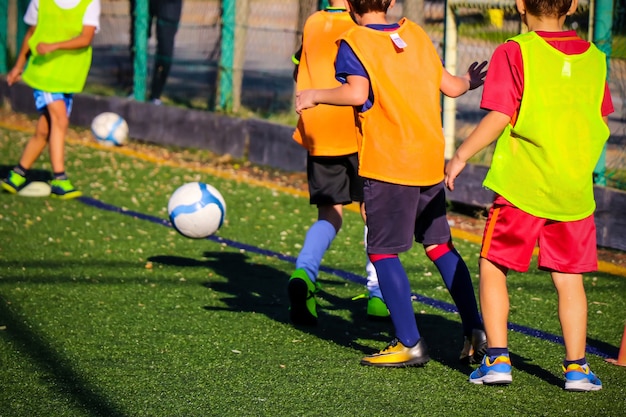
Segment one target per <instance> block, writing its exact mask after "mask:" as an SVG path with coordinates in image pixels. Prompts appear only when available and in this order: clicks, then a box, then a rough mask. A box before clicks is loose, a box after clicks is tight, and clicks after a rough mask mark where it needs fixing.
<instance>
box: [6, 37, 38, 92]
mask: <svg viewBox="0 0 626 417" xmlns="http://www.w3.org/2000/svg"><path fill="white" fill-rule="evenodd" d="M34 32H35V26H29V27H28V30H27V31H26V34H25V35H24V40H23V41H22V47H21V48H20V52H19V53H18V55H17V59H16V60H15V65H13V68H11V71H9V73H8V74H7V84H8V85H9V86H11V85H13V84H15V83H16V82H17V81H18V80H19V79H20V75H22V72H23V71H24V66H25V65H26V61H28V53H29V52H30V48H29V46H28V40H29V39H30V37H31V36H33V33H34Z"/></svg>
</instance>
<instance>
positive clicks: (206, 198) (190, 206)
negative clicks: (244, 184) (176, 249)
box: [167, 182, 226, 239]
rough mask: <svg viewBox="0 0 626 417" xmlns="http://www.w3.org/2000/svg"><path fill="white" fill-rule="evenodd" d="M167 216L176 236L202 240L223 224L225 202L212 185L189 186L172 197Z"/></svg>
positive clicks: (191, 183) (191, 184)
mask: <svg viewBox="0 0 626 417" xmlns="http://www.w3.org/2000/svg"><path fill="white" fill-rule="evenodd" d="M167 212H168V214H169V216H170V222H171V223H172V226H174V229H176V231H178V233H180V234H181V235H183V236H185V237H188V238H191V239H204V238H207V237H209V236H211V235H212V234H214V233H215V232H217V231H218V230H219V228H220V227H221V226H222V224H224V218H225V217H226V202H225V201H224V197H222V194H220V192H219V191H218V190H217V189H216V188H215V187H213V186H212V185H210V184H205V183H203V182H189V183H187V184H184V185H182V186H180V187H179V188H177V189H176V191H174V193H173V194H172V195H171V197H170V200H169V203H168V204H167Z"/></svg>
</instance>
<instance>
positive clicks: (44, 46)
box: [36, 26, 96, 55]
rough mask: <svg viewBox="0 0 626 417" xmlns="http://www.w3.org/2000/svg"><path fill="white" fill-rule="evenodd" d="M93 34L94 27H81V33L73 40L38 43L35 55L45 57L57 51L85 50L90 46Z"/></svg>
mask: <svg viewBox="0 0 626 417" xmlns="http://www.w3.org/2000/svg"><path fill="white" fill-rule="evenodd" d="M95 33H96V27H95V26H83V31H82V32H81V33H80V35H78V36H76V37H75V38H72V39H68V40H66V41H61V42H53V43H46V42H40V43H38V44H37V48H36V49H37V53H38V54H40V55H45V54H48V53H50V52H54V51H56V50H59V49H65V50H69V49H80V48H86V47H88V46H89V45H91V41H92V40H93V36H94V34H95Z"/></svg>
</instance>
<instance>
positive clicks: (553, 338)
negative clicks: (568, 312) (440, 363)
mask: <svg viewBox="0 0 626 417" xmlns="http://www.w3.org/2000/svg"><path fill="white" fill-rule="evenodd" d="M78 200H80V201H81V202H82V203H84V204H86V205H88V206H92V207H95V208H98V209H101V210H106V211H112V212H115V213H120V214H124V215H126V216H131V217H135V218H138V219H140V220H147V221H150V222H152V223H157V224H160V225H162V226H166V227H172V224H171V223H170V222H169V220H164V219H161V218H159V217H155V216H151V215H149V214H144V213H139V212H137V211H133V210H127V209H123V208H121V207H117V206H114V205H112V204H107V203H104V202H102V201H100V200H96V199H95V198H92V197H84V196H83V197H79V198H78ZM206 239H207V240H211V241H213V242H216V243H221V244H225V245H227V246H230V247H232V248H236V249H243V250H245V251H247V252H251V253H256V254H259V255H264V256H271V257H273V258H277V259H280V260H281V261H286V262H290V263H293V264H295V263H296V258H295V257H293V256H288V255H283V254H281V253H278V252H274V251H271V250H267V249H261V248H258V247H256V246H252V245H248V244H245V243H241V242H236V241H234V240H230V239H226V238H223V237H219V236H209V237H208V238H206ZM320 271H323V272H326V273H328V274H332V275H335V276H338V277H339V278H343V279H345V280H347V281H351V282H354V283H357V284H361V285H365V284H366V283H367V280H366V279H365V278H364V277H362V276H360V275H357V274H353V273H351V272H348V271H343V270H341V269H336V268H330V267H327V266H323V265H321V266H320ZM411 296H412V298H413V299H414V300H415V301H418V302H420V303H422V304H426V305H428V306H431V307H434V308H437V309H439V310H443V311H446V312H448V313H457V312H458V310H457V308H456V306H454V305H453V304H450V303H446V302H444V301H439V300H435V299H434V298H430V297H426V296H423V295H420V294H416V293H411ZM508 328H509V329H510V330H513V331H515V332H518V333H522V334H525V335H527V336H532V337H536V338H538V339H543V340H546V341H549V342H552V343H556V344H560V345H563V338H562V337H561V336H557V335H554V334H551V333H547V332H543V331H541V330H537V329H533V328H531V327H526V326H521V325H519V324H514V323H509V324H508ZM615 350H616V353H614V354H609V353H607V352H604V351H603V350H602V349H599V348H596V347H593V346H589V345H587V348H586V351H587V353H591V354H593V355H597V356H600V357H602V358H609V357H614V356H615V355H616V354H617V348H616V349H615Z"/></svg>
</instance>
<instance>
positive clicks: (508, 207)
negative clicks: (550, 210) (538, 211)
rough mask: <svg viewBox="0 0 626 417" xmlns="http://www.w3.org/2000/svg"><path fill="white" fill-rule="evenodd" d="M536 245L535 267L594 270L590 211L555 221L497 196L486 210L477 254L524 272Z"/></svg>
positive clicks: (593, 230) (595, 258)
mask: <svg viewBox="0 0 626 417" xmlns="http://www.w3.org/2000/svg"><path fill="white" fill-rule="evenodd" d="M536 245H539V258H538V265H539V269H542V270H546V271H555V272H563V273H568V274H582V273H585V272H592V271H596V270H597V269H598V254H597V247H596V225H595V221H594V218H593V214H592V215H591V216H589V217H586V218H584V219H582V220H576V221H570V222H559V221H554V220H547V219H543V218H540V217H535V216H533V215H531V214H528V213H526V212H525V211H522V210H520V209H519V208H517V207H515V206H513V205H512V204H511V203H509V202H508V201H507V200H506V199H505V198H504V197H501V196H497V197H496V199H495V201H494V203H493V206H492V207H491V209H490V210H489V217H488V218H487V224H486V225H485V232H484V234H483V244H482V249H481V251H480V256H481V257H483V258H486V259H488V260H490V261H492V262H493V263H495V264H498V265H501V266H503V267H506V268H509V269H512V270H514V271H519V272H525V271H527V270H528V267H529V266H530V260H531V259H532V255H533V250H534V249H535V246H536Z"/></svg>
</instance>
